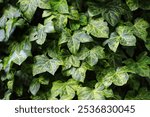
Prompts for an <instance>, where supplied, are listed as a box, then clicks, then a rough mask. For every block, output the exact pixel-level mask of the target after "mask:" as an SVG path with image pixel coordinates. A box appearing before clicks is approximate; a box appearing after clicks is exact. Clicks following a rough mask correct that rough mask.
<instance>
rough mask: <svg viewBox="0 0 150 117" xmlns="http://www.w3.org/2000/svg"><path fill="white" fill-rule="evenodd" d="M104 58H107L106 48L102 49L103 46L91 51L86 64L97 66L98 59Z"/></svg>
mask: <svg viewBox="0 0 150 117" xmlns="http://www.w3.org/2000/svg"><path fill="white" fill-rule="evenodd" d="M104 58H105V52H104V48H102V47H101V46H95V47H94V48H92V49H91V50H90V51H89V56H88V57H87V59H86V62H87V63H88V64H89V65H91V66H94V65H96V64H97V62H98V59H104Z"/></svg>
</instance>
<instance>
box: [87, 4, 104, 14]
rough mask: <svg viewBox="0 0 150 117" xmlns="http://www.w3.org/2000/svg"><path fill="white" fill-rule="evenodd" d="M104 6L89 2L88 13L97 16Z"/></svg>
mask: <svg viewBox="0 0 150 117" xmlns="http://www.w3.org/2000/svg"><path fill="white" fill-rule="evenodd" d="M101 11H102V8H101V7H99V6H98V5H97V4H94V3H93V2H90V3H88V14H89V16H90V17H93V16H97V15H99V14H100V13H101Z"/></svg>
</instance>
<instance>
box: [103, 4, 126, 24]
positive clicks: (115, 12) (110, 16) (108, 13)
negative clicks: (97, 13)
mask: <svg viewBox="0 0 150 117" xmlns="http://www.w3.org/2000/svg"><path fill="white" fill-rule="evenodd" d="M123 11H124V10H123V7H121V5H120V4H116V2H115V3H113V2H111V3H109V4H107V5H106V6H105V8H104V10H103V11H102V16H103V18H104V19H105V20H106V21H107V22H108V23H109V24H111V25H112V26H115V25H116V24H117V23H118V22H119V21H120V17H121V15H122V14H123V13H124V12H123Z"/></svg>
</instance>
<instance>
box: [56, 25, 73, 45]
mask: <svg viewBox="0 0 150 117" xmlns="http://www.w3.org/2000/svg"><path fill="white" fill-rule="evenodd" d="M69 40H71V30H70V29H68V28H65V29H64V30H62V33H61V35H60V38H59V41H58V44H59V45H61V44H63V43H66V42H68V41H69Z"/></svg>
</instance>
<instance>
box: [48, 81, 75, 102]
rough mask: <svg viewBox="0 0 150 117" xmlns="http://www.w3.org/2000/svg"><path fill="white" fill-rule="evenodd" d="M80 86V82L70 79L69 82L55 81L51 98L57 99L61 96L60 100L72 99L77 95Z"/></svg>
mask: <svg viewBox="0 0 150 117" xmlns="http://www.w3.org/2000/svg"><path fill="white" fill-rule="evenodd" d="M77 88H78V82H77V81H75V80H73V79H70V80H68V81H67V82H62V81H55V82H53V85H52V88H51V96H50V97H49V99H55V98H57V96H60V100H70V99H73V98H74V96H75V91H76V90H77Z"/></svg>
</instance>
